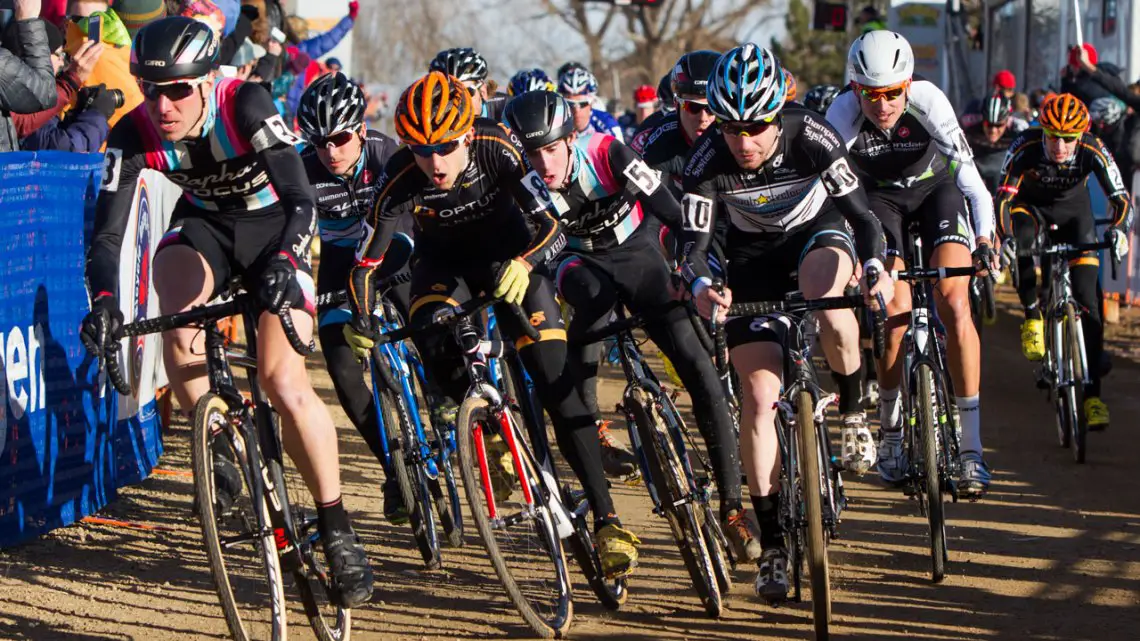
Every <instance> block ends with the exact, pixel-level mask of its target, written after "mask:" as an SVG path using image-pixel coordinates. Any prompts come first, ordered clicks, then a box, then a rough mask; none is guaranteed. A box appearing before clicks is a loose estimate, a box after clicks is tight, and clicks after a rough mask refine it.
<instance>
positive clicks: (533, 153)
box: [506, 91, 760, 561]
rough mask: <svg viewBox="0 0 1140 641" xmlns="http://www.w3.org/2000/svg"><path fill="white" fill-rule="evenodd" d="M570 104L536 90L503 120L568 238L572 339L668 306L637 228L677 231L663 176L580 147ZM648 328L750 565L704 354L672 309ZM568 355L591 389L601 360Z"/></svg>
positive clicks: (565, 275) (561, 285)
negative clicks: (670, 366) (655, 223)
mask: <svg viewBox="0 0 1140 641" xmlns="http://www.w3.org/2000/svg"><path fill="white" fill-rule="evenodd" d="M571 113H572V112H571V109H570V105H569V104H567V102H566V100H565V99H564V98H562V97H561V96H559V95H558V94H556V93H551V92H537V91H536V92H533V93H530V94H527V95H526V96H524V97H522V98H520V99H518V100H516V101H514V102H512V103H511V105H510V107H508V108H507V114H506V122H507V126H509V127H510V128H511V130H512V131H514V132H515V134H516V135H518V136H519V137H520V138H521V139H522V140H523V146H524V147H525V148H526V151H527V156H528V157H529V158H530V162H531V165H532V166H533V167H534V168H535V171H537V172H538V174H539V175H540V176H542V179H543V181H544V182H545V183H546V186H547V187H548V188H550V189H551V190H552V194H553V200H554V203H555V208H556V209H557V211H558V213H559V215H560V217H561V219H562V222H563V224H564V225H565V228H566V233H567V235H568V237H569V239H568V240H569V243H568V247H567V250H566V251H565V252H564V253H563V254H562V256H561V257H560V259H559V262H558V269H557V279H556V283H557V286H558V292H559V294H560V295H561V296H562V298H563V300H565V301H566V302H567V303H569V304H570V305H571V306H572V307H573V308H574V320H573V322H572V323H571V325H570V331H569V333H570V335H571V336H574V335H580V334H582V333H584V332H586V331H588V330H590V329H596V328H598V327H600V326H601V325H604V324H606V323H607V322H609V320H610V318H609V317H610V312H611V311H612V309H613V307H614V305H615V304H616V303H617V302H618V301H620V302H621V303H622V304H624V305H626V306H627V307H628V308H629V309H630V311H631V312H633V313H639V312H651V311H652V310H655V309H661V308H662V307H664V306H666V305H668V304H669V302H670V301H671V300H672V296H671V294H670V289H671V288H670V286H669V270H668V268H667V267H666V265H665V262H664V261H663V260H662V259H661V254H660V253H659V252H658V251H657V248H656V244H657V239H656V237H655V235H654V234H653V233H652V232H649V233H646V232H647V231H649V228H648V227H647V226H646V225H645V224H643V223H644V219H645V218H646V215H647V214H648V215H651V216H655V217H657V218H659V219H661V220H662V222H664V223H665V224H667V225H669V226H670V227H671V228H673V229H676V230H677V232H678V233H679V232H680V228H681V209H680V206H679V205H678V204H677V200H676V199H675V198H673V195H672V194H670V193H669V190H668V189H666V188H664V186H663V184H662V182H661V177H660V174H659V173H658V172H656V171H653V170H652V169H650V168H649V167H648V166H646V164H645V162H644V161H643V160H641V159H640V158H638V157H637V155H636V154H635V153H633V151H632V150H631V149H630V148H629V147H626V146H625V145H624V144H622V143H621V142H620V141H618V140H617V139H616V138H614V137H612V136H609V135H607V134H601V133H599V134H595V135H593V136H590V139H589V142H587V143H585V144H583V143H582V142H581V139H579V138H578V134H577V133H576V132H575V131H574V123H573V120H572V116H571ZM646 330H647V331H648V332H649V336H650V338H652V339H653V342H654V344H656V345H657V346H658V348H660V349H661V350H663V351H664V352H665V354H666V355H668V357H669V358H670V359H671V360H672V361H673V362H674V363H677V371H678V372H679V374H680V376H681V380H682V382H683V383H684V384H685V388H686V389H688V390H689V391H690V394H691V395H692V399H693V413H694V414H696V416H697V423H698V425H699V426H700V429H701V433H702V434H703V435H704V437H705V442H706V444H707V445H708V449H709V456H710V457H711V458H712V459H713V471H714V473H715V476H716V485H717V488H718V490H719V492H720V515H721V519H722V520H723V521H724V522H725V526H726V527H725V531H726V533H727V535H728V537H729V539H730V540H731V541H732V543H733V546H734V547H735V548H736V551H737V556H738V557H739V558H745V559H747V560H748V561H755V560H756V559H757V558H759V556H760V544H759V542H757V541H755V540H754V539H753V538H752V534H751V533H750V532H749V531H748V526H747V520H746V516H745V512H744V504H743V501H742V500H741V494H740V462H739V460H738V458H737V451H736V450H737V448H736V437H735V434H734V433H733V426H732V419H731V417H730V416H729V410H728V402H727V401H726V400H725V397H724V389H723V388H722V387H721V385H720V381H719V379H718V377H717V374H716V370H715V369H714V368H713V365H712V361H711V360H710V359H709V357H708V354H707V353H706V352H705V351H704V349H703V348H702V347H701V343H700V341H699V339H698V338H697V336H696V334H695V332H694V330H693V325H692V323H691V322H690V321H689V316H688V314H687V312H686V311H685V310H684V309H683V308H674V309H673V310H672V311H670V312H668V313H666V314H665V315H664V316H662V317H659V318H654V319H652V322H651V323H650V324H649V325H647V327H646ZM584 352H585V350H583V349H571V350H570V359H571V361H572V362H573V364H574V365H575V366H576V368H577V369H578V371H579V372H580V374H579V379H580V380H584V382H583V387H588V388H589V389H593V385H594V381H593V379H595V378H596V377H597V373H598V362H597V360H593V361H592V362H590V361H589V360H588V359H587V358H586V357H585V354H584Z"/></svg>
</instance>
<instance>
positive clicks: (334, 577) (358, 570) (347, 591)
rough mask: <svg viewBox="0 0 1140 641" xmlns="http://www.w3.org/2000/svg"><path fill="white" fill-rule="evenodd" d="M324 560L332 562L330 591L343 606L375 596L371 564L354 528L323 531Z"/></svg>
mask: <svg viewBox="0 0 1140 641" xmlns="http://www.w3.org/2000/svg"><path fill="white" fill-rule="evenodd" d="M321 544H322V546H323V547H324V549H325V561H327V562H328V564H329V583H330V587H331V588H332V594H331V595H329V596H330V597H331V598H332V599H333V600H334V601H336V603H338V604H339V605H340V606H341V607H342V608H354V607H356V606H358V605H363V604H365V603H368V601H369V600H371V599H372V589H373V577H372V565H371V564H370V563H369V562H368V554H367V553H365V551H364V546H363V545H361V544H360V539H359V538H358V537H357V536H356V533H355V532H353V531H352V530H348V531H345V530H333V531H331V532H329V533H328V534H324V533H322V534H321Z"/></svg>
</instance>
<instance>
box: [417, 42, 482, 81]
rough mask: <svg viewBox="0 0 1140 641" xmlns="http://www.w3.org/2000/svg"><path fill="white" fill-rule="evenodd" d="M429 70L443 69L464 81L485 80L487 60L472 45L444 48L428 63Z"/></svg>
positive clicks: (444, 71)
mask: <svg viewBox="0 0 1140 641" xmlns="http://www.w3.org/2000/svg"><path fill="white" fill-rule="evenodd" d="M428 70H429V71H442V72H443V73H445V74H447V75H449V76H455V77H456V78H459V80H460V81H462V82H483V81H485V80H486V79H487V60H486V59H484V58H483V56H481V55H479V52H478V51H475V50H474V49H471V48H470V47H463V48H459V49H444V50H443V51H440V52H439V53H437V54H436V55H435V58H434V59H433V60H432V61H431V64H429V65H428Z"/></svg>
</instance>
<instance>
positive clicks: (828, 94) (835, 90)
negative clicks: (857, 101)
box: [804, 85, 839, 115]
mask: <svg viewBox="0 0 1140 641" xmlns="http://www.w3.org/2000/svg"><path fill="white" fill-rule="evenodd" d="M838 95H839V87H836V86H835V85H816V86H814V87H812V88H811V90H810V91H808V93H807V95H806V96H804V106H805V107H807V108H808V109H811V110H812V111H814V112H816V113H817V114H820V115H823V114H826V113H827V108H828V107H830V106H831V103H832V101H834V100H835V97H836V96H838Z"/></svg>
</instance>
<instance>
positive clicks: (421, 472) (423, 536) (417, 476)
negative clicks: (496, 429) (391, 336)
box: [317, 270, 463, 569]
mask: <svg viewBox="0 0 1140 641" xmlns="http://www.w3.org/2000/svg"><path fill="white" fill-rule="evenodd" d="M410 278H411V276H410V272H408V271H407V270H404V271H401V272H397V273H396V274H394V275H392V276H391V277H389V278H387V279H385V280H384V281H382V282H380V283H378V284H377V286H376V291H377V300H376V301H375V304H374V308H375V312H374V314H373V316H374V319H375V322H376V324H377V327H378V328H379V329H380V330H383V331H393V330H396V329H399V328H400V327H401V326H402V325H403V321H402V319H401V318H400V314H399V313H398V312H397V310H396V309H395V307H394V306H393V305H392V304H391V302H389V301H388V300H387V299H385V298H384V297H383V296H382V292H384V291H386V290H387V289H388V288H389V287H391V286H393V285H397V284H400V283H402V282H407V281H408V280H410ZM347 300H348V292H347V291H346V290H341V291H339V292H332V293H329V294H325V295H323V296H321V297H319V298H318V300H317V303H318V306H319V307H323V306H326V305H335V304H339V303H343V302H345V301H347ZM365 364H366V366H367V368H368V371H369V372H370V374H371V380H372V399H373V403H375V405H376V409H377V411H376V418H377V425H376V427H377V430H378V431H379V434H380V444H381V447H382V448H383V451H384V458H385V461H384V463H385V469H388V470H391V471H392V473H393V474H394V475H395V477H396V483H397V485H398V486H399V488H400V494H401V495H402V497H403V501H404V506H405V507H406V508H407V510H408V522H409V524H410V525H411V528H412V538H413V539H414V540H415V542H416V547H417V548H418V549H419V552H420V556H421V557H422V558H423V561H424V565H425V567H427V568H428V569H437V568H439V567H440V566H441V565H442V558H441V552H440V548H441V545H440V538H439V530H442V531H443V535H444V537H445V538H446V540H447V544H448V545H449V546H451V547H453V548H458V547H462V546H463V512H462V506H461V503H460V495H459V486H458V484H457V483H456V480H455V478H456V477H455V471H454V468H453V465H452V462H453V460H454V457H455V454H456V451H457V446H456V443H455V426H454V425H453V424H448V423H444V422H443V421H442V420H440V418H439V417H437V416H433V420H432V421H430V427H431V436H430V437H429V436H428V433H427V430H426V428H425V426H424V421H423V418H422V415H421V413H420V401H419V399H418V398H417V396H416V389H417V387H418V388H419V389H420V390H421V391H423V390H425V389H427V386H426V383H425V381H426V379H425V377H424V372H423V364H422V362H421V361H420V359H419V355H418V354H417V353H416V352H415V350H414V349H411V348H409V346H408V345H407V344H406V343H403V342H396V343H387V344H384V345H377V346H374V347H373V349H372V351H371V353H370V355H369V357H368V358H367V359H366V361H365ZM441 476H442V480H443V483H442V485H441V483H440V480H441V479H440V477H441ZM445 488H446V494H445V493H444V489H445ZM437 517H438V519H439V524H438V525H439V527H438V528H437V524H436V518H437Z"/></svg>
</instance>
